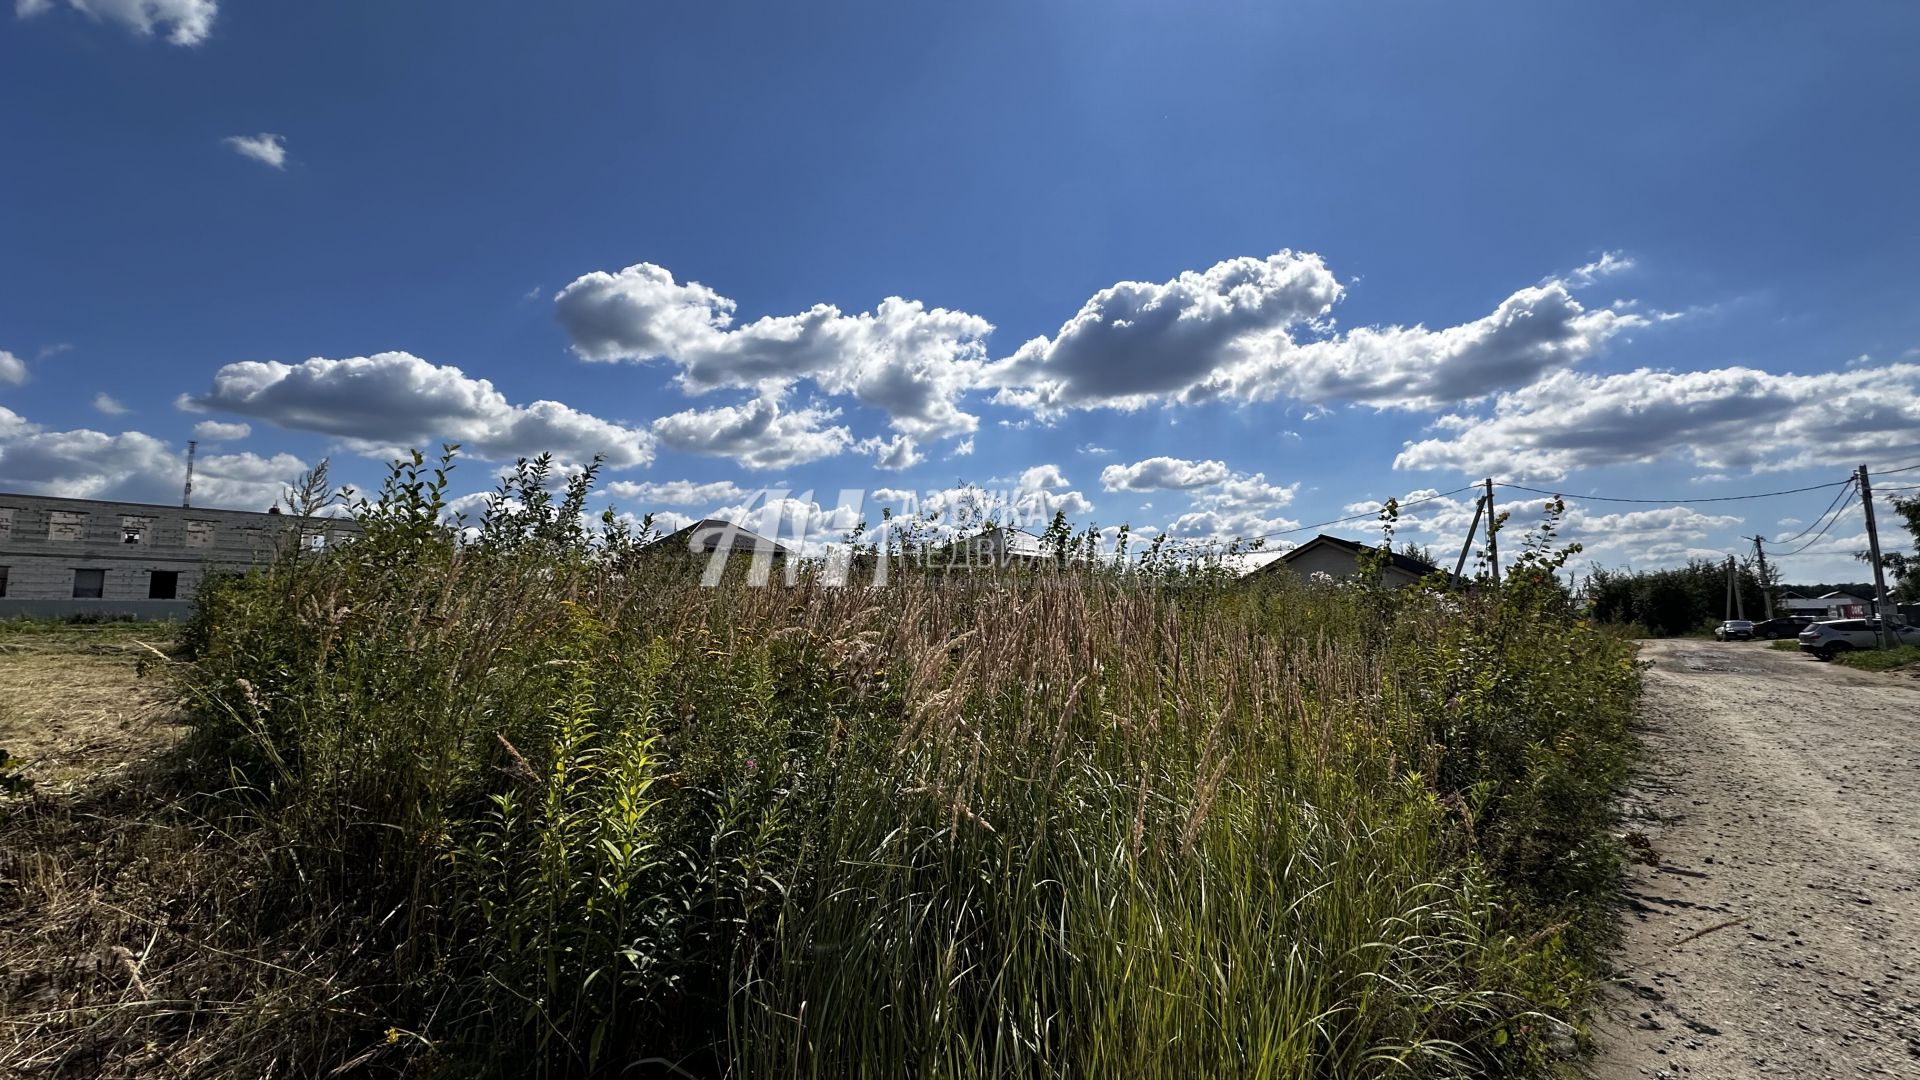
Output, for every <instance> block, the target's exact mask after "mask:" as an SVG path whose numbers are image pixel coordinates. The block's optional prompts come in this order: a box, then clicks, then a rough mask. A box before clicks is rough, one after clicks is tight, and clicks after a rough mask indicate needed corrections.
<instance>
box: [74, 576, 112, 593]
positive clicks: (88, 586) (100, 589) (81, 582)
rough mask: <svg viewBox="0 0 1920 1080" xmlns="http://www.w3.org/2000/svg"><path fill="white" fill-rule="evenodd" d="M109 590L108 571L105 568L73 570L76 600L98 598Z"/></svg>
mask: <svg viewBox="0 0 1920 1080" xmlns="http://www.w3.org/2000/svg"><path fill="white" fill-rule="evenodd" d="M106 591H107V572H106V571H105V570H75V571H74V572H73V598H74V599H75V600H98V599H100V598H101V597H102V596H104V595H105V594H106Z"/></svg>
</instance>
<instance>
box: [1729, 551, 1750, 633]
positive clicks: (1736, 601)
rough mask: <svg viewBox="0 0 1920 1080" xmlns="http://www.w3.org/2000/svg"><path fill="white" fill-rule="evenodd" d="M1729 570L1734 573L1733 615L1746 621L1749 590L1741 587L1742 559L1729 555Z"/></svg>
mask: <svg viewBox="0 0 1920 1080" xmlns="http://www.w3.org/2000/svg"><path fill="white" fill-rule="evenodd" d="M1727 572H1728V573H1731V574H1732V575H1733V617H1734V618H1736V619H1739V620H1741V621H1743V622H1744V621H1746V618H1747V591H1746V590H1745V589H1742V588H1741V587H1740V560H1738V559H1736V558H1734V557H1733V556H1731V555H1729V556H1727Z"/></svg>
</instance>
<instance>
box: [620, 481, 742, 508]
mask: <svg viewBox="0 0 1920 1080" xmlns="http://www.w3.org/2000/svg"><path fill="white" fill-rule="evenodd" d="M607 491H608V493H610V494H612V495H616V496H618V497H620V498H622V499H633V500H635V501H636V502H642V503H647V504H656V503H657V504H660V505H664V506H717V505H720V504H722V503H728V502H738V501H739V500H741V499H744V498H746V497H747V494H748V493H747V489H745V488H743V487H741V486H740V485H738V484H736V483H734V482H733V481H731V480H713V481H708V482H706V483H699V482H696V481H693V480H657V481H642V482H638V483H636V482H635V481H632V480H615V481H614V482H613V483H611V484H608V485H607Z"/></svg>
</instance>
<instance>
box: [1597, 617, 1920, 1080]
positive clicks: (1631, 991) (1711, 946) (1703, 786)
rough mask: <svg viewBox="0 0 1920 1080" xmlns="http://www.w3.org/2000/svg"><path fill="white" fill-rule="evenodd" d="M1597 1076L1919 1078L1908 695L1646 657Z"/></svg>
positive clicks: (1915, 734)
mask: <svg viewBox="0 0 1920 1080" xmlns="http://www.w3.org/2000/svg"><path fill="white" fill-rule="evenodd" d="M1640 655H1641V658H1642V659H1643V660H1649V661H1652V663H1653V666H1652V668H1651V669H1650V670H1649V671H1648V672H1647V692H1646V697H1645V700H1644V703H1643V708H1642V713H1641V716H1642V723H1643V724H1644V726H1645V730H1644V731H1642V733H1641V737H1642V739H1643V740H1644V741H1645V743H1646V749H1647V762H1646V766H1647V775H1646V776H1645V777H1644V779H1643V780H1642V782H1641V784H1640V787H1639V788H1638V790H1637V791H1636V792H1635V793H1634V796H1633V798H1631V799H1630V800H1629V806H1628V809H1629V822H1628V828H1630V829H1636V830H1638V831H1640V832H1641V833H1643V834H1644V835H1645V836H1646V837H1647V839H1648V840H1649V841H1650V842H1651V849H1650V850H1649V851H1648V852H1647V859H1646V861H1645V863H1644V864H1641V865H1636V866H1635V867H1634V868H1633V869H1632V871H1631V872H1630V873H1629V875H1628V879H1627V911H1626V913H1625V916H1624V918H1625V920H1626V924H1625V927H1624V931H1625V938H1626V940H1625V951H1624V954H1623V955H1622V957H1621V958H1620V969H1621V972H1620V980H1619V983H1618V984H1617V986H1615V987H1614V988H1613V990H1612V991H1611V993H1610V994H1609V997H1608V1000H1607V1003H1606V1006H1605V1008H1604V1010H1603V1015H1602V1016H1601V1018H1600V1021H1599V1023H1598V1025H1597V1027H1598V1030H1597V1032H1596V1035H1597V1041H1598V1043H1599V1048H1600V1049H1599V1056H1598V1060H1597V1061H1596V1062H1595V1067H1594V1072H1595V1075H1596V1076H1597V1077H1599V1078H1600V1080H1627V1078H1637V1077H1705V1078H1718V1077H1727V1078H1733V1077H1755V1076H1792V1077H1801V1078H1807V1080H1814V1078H1825V1077H1857V1076H1899V1077H1920V679H1915V678H1913V677H1912V676H1907V675H1887V674H1869V673H1866V672H1858V671H1853V670H1850V669H1847V668H1844V667H1840V666H1837V665H1830V664H1824V663H1821V662H1820V661H1818V660H1814V659H1812V658H1809V657H1802V656H1800V655H1798V654H1795V653H1786V652H1778V651H1774V650H1771V649H1769V648H1767V646H1766V643H1764V642H1752V643H1748V642H1729V643H1724V644H1722V643H1718V642H1711V641H1697V640H1686V641H1650V642H1647V643H1645V645H1644V646H1643V648H1642V650H1641V654H1640Z"/></svg>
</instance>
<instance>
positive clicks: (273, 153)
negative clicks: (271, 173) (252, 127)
mask: <svg viewBox="0 0 1920 1080" xmlns="http://www.w3.org/2000/svg"><path fill="white" fill-rule="evenodd" d="M220 141H221V142H224V143H226V144H227V146H229V147H231V148H232V150H233V152H234V153H236V154H239V155H240V156H241V157H244V158H252V159H253V160H255V161H257V162H259V163H260V164H262V165H266V166H268V167H270V168H275V169H284V168H286V167H287V137H286V136H285V135H274V134H272V133H270V132H265V131H263V132H261V133H260V134H258V135H229V136H227V137H226V138H224V139H222V140H220Z"/></svg>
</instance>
